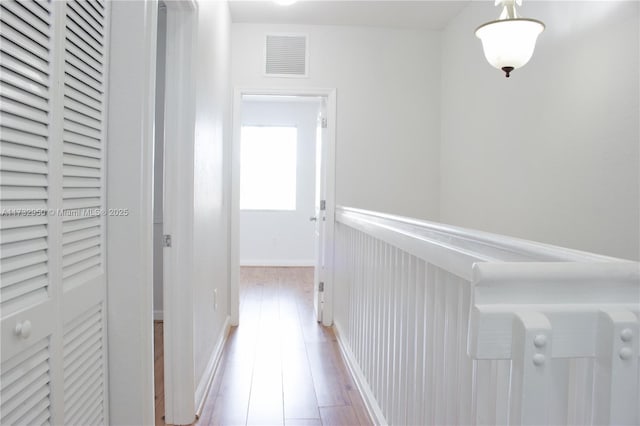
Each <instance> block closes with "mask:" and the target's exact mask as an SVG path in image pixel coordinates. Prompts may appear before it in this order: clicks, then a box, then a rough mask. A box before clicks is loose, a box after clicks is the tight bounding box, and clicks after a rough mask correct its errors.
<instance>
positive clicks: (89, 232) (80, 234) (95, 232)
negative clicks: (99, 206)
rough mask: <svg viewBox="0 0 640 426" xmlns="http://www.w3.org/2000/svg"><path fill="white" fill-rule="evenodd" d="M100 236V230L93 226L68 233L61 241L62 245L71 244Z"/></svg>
mask: <svg viewBox="0 0 640 426" xmlns="http://www.w3.org/2000/svg"><path fill="white" fill-rule="evenodd" d="M99 236H100V228H99V227H97V226H95V227H92V228H86V229H80V230H79V231H74V232H69V233H68V234H67V235H65V238H64V239H63V244H73V243H75V242H78V241H83V240H87V239H91V238H93V237H99Z"/></svg>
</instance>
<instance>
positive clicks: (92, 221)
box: [62, 217, 101, 241]
mask: <svg viewBox="0 0 640 426" xmlns="http://www.w3.org/2000/svg"><path fill="white" fill-rule="evenodd" d="M100 224H101V219H100V218H99V217H89V218H82V219H78V220H72V221H66V222H63V224H62V232H63V236H62V238H63V241H64V239H65V238H67V236H68V235H71V234H72V233H74V232H77V231H80V230H84V229H95V228H98V229H100Z"/></svg>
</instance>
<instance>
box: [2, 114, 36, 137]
mask: <svg viewBox="0 0 640 426" xmlns="http://www.w3.org/2000/svg"><path fill="white" fill-rule="evenodd" d="M0 127H2V128H4V127H9V128H12V129H14V130H17V131H20V132H24V133H31V134H34V135H39V136H43V137H47V129H48V127H47V125H46V124H43V123H38V122H36V121H33V120H30V119H28V118H25V117H19V116H15V115H13V114H10V113H8V112H4V111H3V113H2V115H0Z"/></svg>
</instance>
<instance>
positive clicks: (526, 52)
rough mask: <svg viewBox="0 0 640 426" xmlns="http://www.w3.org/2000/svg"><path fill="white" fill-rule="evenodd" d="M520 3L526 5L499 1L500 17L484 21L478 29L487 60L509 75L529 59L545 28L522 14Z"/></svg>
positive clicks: (517, 0)
mask: <svg viewBox="0 0 640 426" xmlns="http://www.w3.org/2000/svg"><path fill="white" fill-rule="evenodd" d="M516 4H517V5H518V6H522V0H496V6H498V5H501V6H503V9H502V14H501V15H500V18H498V20H496V21H490V22H487V23H485V24H482V25H480V26H479V27H478V29H477V30H476V37H478V38H479V39H480V40H481V41H482V48H483V50H484V56H485V57H486V58H487V61H489V63H490V64H491V65H493V66H494V67H496V68H498V69H500V70H502V71H504V73H505V75H506V77H509V76H510V75H511V71H513V70H515V69H518V68H520V67H522V66H524V65H525V64H526V63H527V62H529V59H531V56H532V55H533V50H534V49H535V47H536V40H537V39H538V36H539V35H540V33H542V32H543V31H544V24H543V23H542V22H540V21H538V20H536V19H528V18H520V17H518V14H517V13H516Z"/></svg>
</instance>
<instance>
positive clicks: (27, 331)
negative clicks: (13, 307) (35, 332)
mask: <svg viewBox="0 0 640 426" xmlns="http://www.w3.org/2000/svg"><path fill="white" fill-rule="evenodd" d="M15 333H16V336H18V337H22V338H23V339H27V338H29V336H31V321H29V320H24V321H22V322H19V323H17V324H16V329H15Z"/></svg>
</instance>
